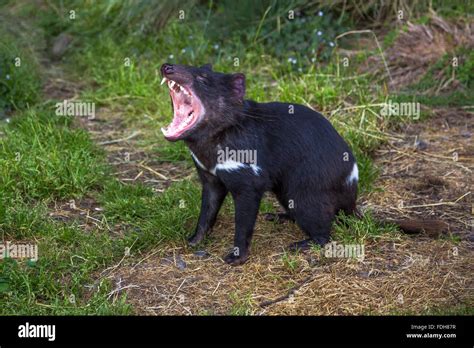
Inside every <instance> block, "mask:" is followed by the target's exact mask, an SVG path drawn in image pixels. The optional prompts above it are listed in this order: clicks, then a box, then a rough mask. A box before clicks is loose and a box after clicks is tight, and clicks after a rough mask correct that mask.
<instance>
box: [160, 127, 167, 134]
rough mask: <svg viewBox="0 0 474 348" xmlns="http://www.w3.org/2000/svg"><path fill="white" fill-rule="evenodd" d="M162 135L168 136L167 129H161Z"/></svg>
mask: <svg viewBox="0 0 474 348" xmlns="http://www.w3.org/2000/svg"><path fill="white" fill-rule="evenodd" d="M161 133H163V134H165V135H166V129H164V128H163V127H161Z"/></svg>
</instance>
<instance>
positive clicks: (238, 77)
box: [232, 73, 245, 99]
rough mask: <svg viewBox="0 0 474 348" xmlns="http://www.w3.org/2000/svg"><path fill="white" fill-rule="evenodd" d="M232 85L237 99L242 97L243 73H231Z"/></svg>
mask: <svg viewBox="0 0 474 348" xmlns="http://www.w3.org/2000/svg"><path fill="white" fill-rule="evenodd" d="M232 87H233V89H234V92H235V94H236V95H237V97H239V99H244V96H245V75H244V74H241V73H237V74H233V75H232Z"/></svg>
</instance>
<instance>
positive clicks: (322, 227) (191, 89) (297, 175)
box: [161, 64, 358, 265]
mask: <svg viewBox="0 0 474 348" xmlns="http://www.w3.org/2000/svg"><path fill="white" fill-rule="evenodd" d="M161 73H162V75H163V81H162V83H165V82H166V83H167V84H168V87H169V90H170V96H171V100H172V106H173V111H174V116H173V121H172V122H171V124H170V125H168V127H166V128H162V132H163V134H164V136H165V138H166V139H167V140H169V141H177V140H184V142H185V143H186V145H187V146H188V147H189V149H190V151H191V156H192V158H193V161H194V163H195V166H196V168H197V172H198V175H199V178H200V181H201V183H202V200H201V212H200V216H199V220H198V223H197V226H196V229H195V231H194V234H193V235H192V236H191V237H190V238H189V243H190V244H191V245H196V244H197V243H199V242H200V241H201V240H202V239H203V237H204V236H205V235H206V234H207V233H208V232H209V231H210V230H211V228H212V227H213V225H214V223H215V221H216V216H217V213H218V211H219V209H220V207H221V205H222V202H223V201H224V198H225V197H226V195H227V193H229V192H230V194H231V195H232V198H233V200H234V204H235V236H234V248H233V250H232V252H230V253H229V254H228V255H227V256H225V261H226V262H227V263H229V264H232V265H239V264H242V263H244V262H245V261H246V260H247V258H248V256H249V246H250V241H251V239H252V234H253V230H254V225H255V221H256V218H257V214H258V210H259V205H260V201H261V199H262V196H263V194H264V193H265V192H266V191H271V192H273V193H274V194H275V195H276V197H277V198H278V201H279V202H280V204H281V205H282V206H283V208H284V209H285V213H281V214H277V215H276V216H274V217H275V218H278V219H288V220H293V221H295V222H296V223H297V224H298V226H299V227H300V228H301V229H302V230H303V231H304V232H305V233H306V234H307V236H308V239H306V240H303V241H299V242H296V243H294V244H292V245H291V247H292V248H293V249H295V248H296V249H305V248H307V247H308V246H310V243H316V244H319V245H324V244H326V243H327V242H328V240H329V234H330V230H331V224H332V221H333V219H334V217H335V215H336V214H337V213H338V212H339V211H341V210H342V211H344V212H345V213H346V214H352V213H354V211H355V205H356V197H357V184H358V168H357V164H356V160H355V158H354V156H353V154H352V152H351V150H350V149H349V146H348V145H347V144H346V142H345V141H344V139H343V138H342V137H341V136H340V135H339V134H338V133H337V131H336V130H335V129H334V127H333V126H332V125H331V123H330V122H329V121H328V120H327V119H326V118H325V117H323V116H322V115H321V114H319V113H318V112H316V111H314V110H312V109H310V108H308V107H306V106H303V105H298V104H288V103H279V102H272V103H257V102H255V101H251V100H246V99H244V97H245V76H244V75H243V74H241V73H236V74H224V73H219V72H214V71H213V70H212V67H211V66H210V65H205V66H202V67H191V66H183V65H175V64H163V65H162V67H161Z"/></svg>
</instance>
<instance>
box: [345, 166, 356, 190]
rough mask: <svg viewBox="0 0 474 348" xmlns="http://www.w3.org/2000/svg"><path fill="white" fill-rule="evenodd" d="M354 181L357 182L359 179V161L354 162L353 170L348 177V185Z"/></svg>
mask: <svg viewBox="0 0 474 348" xmlns="http://www.w3.org/2000/svg"><path fill="white" fill-rule="evenodd" d="M354 181H355V182H357V181H359V168H357V163H354V166H353V167H352V171H351V173H350V174H349V176H348V177H347V179H346V183H347V185H350V184H351V183H353V182H354Z"/></svg>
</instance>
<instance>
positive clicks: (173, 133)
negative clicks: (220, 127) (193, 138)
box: [161, 80, 202, 139]
mask: <svg viewBox="0 0 474 348" xmlns="http://www.w3.org/2000/svg"><path fill="white" fill-rule="evenodd" d="M166 82H167V83H168V87H169V89H170V96H171V99H172V102H173V113H174V115H173V121H172V122H171V123H170V124H169V125H168V126H167V127H166V128H162V129H161V131H162V132H163V134H164V136H165V137H166V138H170V139H173V138H178V137H179V136H180V135H182V134H183V133H184V132H186V131H187V130H189V129H191V128H192V127H193V126H194V125H195V124H196V123H197V121H198V119H199V115H200V114H201V111H202V106H201V103H200V101H199V99H198V98H197V97H196V96H195V95H193V93H192V92H191V91H190V90H189V89H188V88H186V87H184V86H180V85H179V84H178V83H176V82H174V81H172V80H167V81H166Z"/></svg>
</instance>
